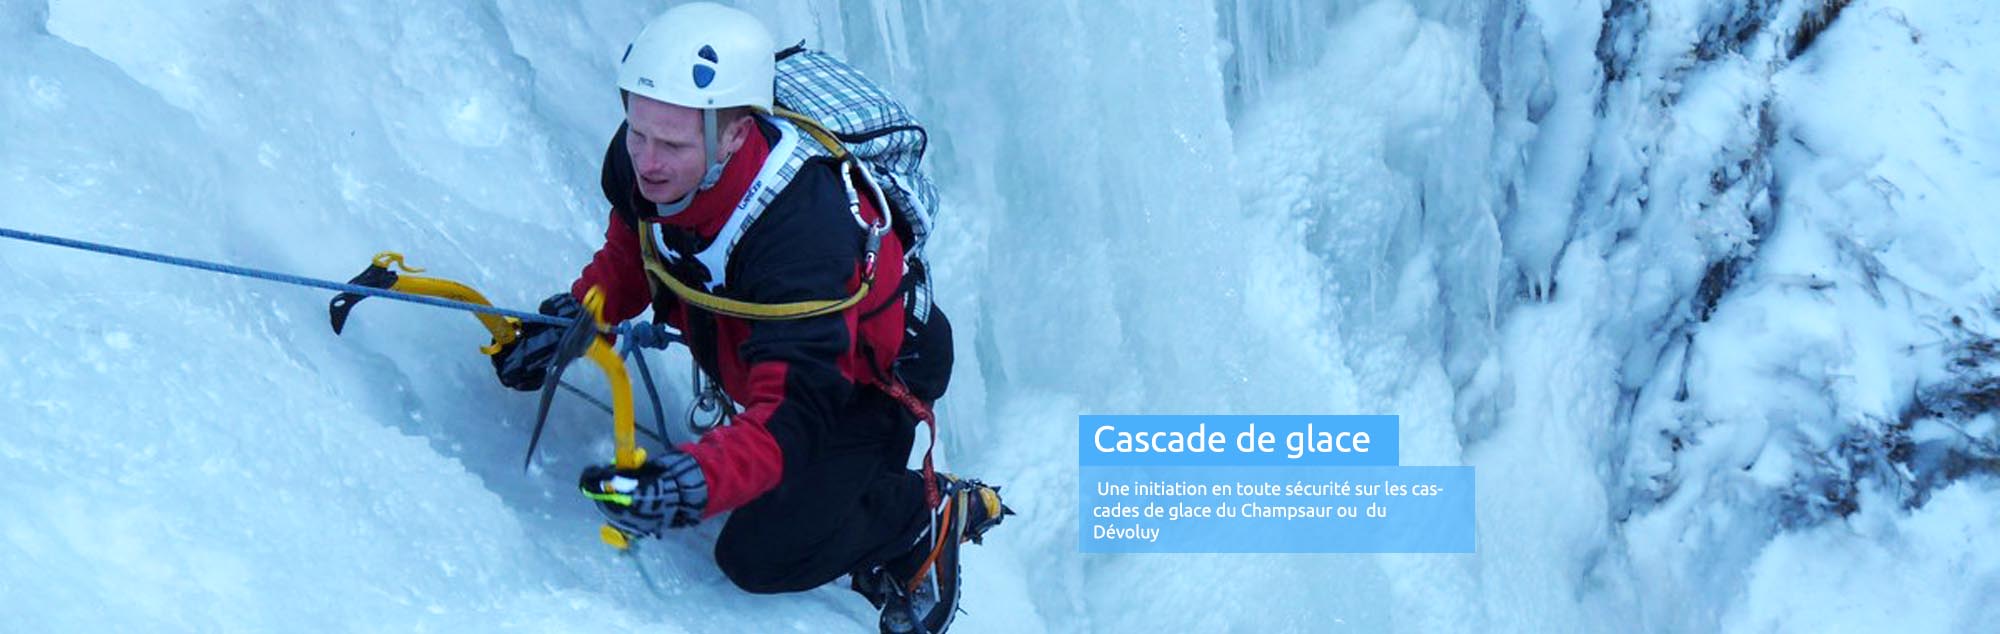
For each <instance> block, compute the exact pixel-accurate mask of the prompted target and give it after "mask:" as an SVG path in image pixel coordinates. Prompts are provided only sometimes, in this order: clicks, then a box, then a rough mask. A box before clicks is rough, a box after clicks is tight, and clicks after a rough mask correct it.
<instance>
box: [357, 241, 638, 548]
mask: <svg viewBox="0 0 2000 634" xmlns="http://www.w3.org/2000/svg"><path fill="white" fill-rule="evenodd" d="M390 267H395V268H396V269H397V270H400V271H402V272H403V273H398V272H397V271H395V270H390ZM423 271H424V270H423V269H421V268H417V267H414V266H410V265H409V263H407V262H405V261H404V260H403V254H401V253H396V252H394V251H384V252H381V253H378V254H376V255H375V258H374V260H372V261H371V262H369V265H368V268H367V269H366V270H363V271H362V272H361V274H360V275H356V276H354V279H351V280H348V283H349V284H355V285H359V286H367V287H371V288H381V289H388V290H393V291H397V292H402V293H409V294H411V295H424V296H429V297H439V298H444V299H450V300H455V301H461V302H467V303H471V304H477V305H480V306H492V305H493V304H492V302H489V301H487V299H486V296H485V295H481V294H480V293H479V291H476V290H473V289H472V287H470V286H466V285H464V284H460V283H458V282H454V281H451V280H447V279H440V278H434V277H420V276H416V275H406V274H404V273H422V272H423ZM366 297H367V296H366V295H361V294H358V293H341V294H340V295H338V296H335V297H334V298H333V302H332V303H331V304H330V305H329V307H328V312H329V314H330V315H331V317H332V319H333V332H334V334H339V333H340V331H341V329H342V328H343V327H344V326H346V324H347V316H348V313H349V312H351V311H353V310H354V305H355V304H356V303H358V302H360V301H361V300H362V299H365V298H366ZM583 306H584V309H585V310H587V311H589V313H590V319H589V320H587V321H586V320H582V319H578V320H576V322H575V323H573V324H571V325H570V326H568V329H567V330H566V331H564V333H563V337H562V340H561V342H560V343H558V344H557V346H556V354H555V357H554V358H553V359H551V360H550V363H549V370H548V376H547V377H546V378H545V379H544V381H543V386H542V400H541V405H540V408H539V410H538V411H537V413H536V415H535V429H534V433H533V435H532V436H531V437H530V438H529V440H528V456H527V458H526V461H524V462H523V463H522V467H524V468H525V467H526V466H527V464H528V462H527V461H532V460H534V457H535V446H536V445H538V444H540V442H541V439H542V429H543V426H544V425H546V424H547V423H548V417H549V403H550V402H551V401H552V400H553V399H554V397H555V388H556V387H557V386H558V385H560V384H561V382H562V381H561V379H562V373H563V371H564V370H566V369H568V367H569V363H570V362H571V361H574V360H576V359H577V358H579V357H582V358H588V359H590V361H591V363H594V364H596V365H597V367H598V369H600V370H603V371H604V376H605V377H606V378H607V379H609V383H610V384H611V437H612V442H613V445H614V447H615V452H614V455H613V456H612V464H613V465H614V466H616V467H617V468H618V469H619V470H620V471H626V470H633V469H638V468H639V467H641V466H643V465H645V464H646V450H645V449H643V448H641V447H639V441H638V437H637V433H638V427H637V425H636V424H635V423H634V420H633V416H632V382H631V379H630V377H628V376H627V375H626V373H625V361H624V360H623V359H621V358H619V356H618V352H617V351H615V350H613V349H612V348H611V344H610V342H609V341H607V340H606V338H605V335H607V334H609V333H610V332H611V328H610V326H608V325H606V324H605V323H604V297H603V294H602V293H601V292H599V291H598V289H597V288H596V287H592V288H591V289H590V291H589V292H588V293H585V294H584V296H583ZM474 315H475V316H477V317H478V318H479V323H480V325H482V326H485V327H486V330H487V332H489V333H492V335H493V341H492V342H491V343H489V344H487V345H485V346H481V347H480V348H479V351H480V352H482V353H485V354H487V355H493V354H498V353H499V352H500V349H501V348H502V347H503V346H506V345H507V344H510V343H513V342H514V340H515V339H516V338H518V337H520V335H521V320H520V319H517V318H513V317H506V316H502V315H496V314H492V313H474ZM598 536H599V537H600V538H601V539H603V540H604V542H605V543H607V544H610V545H612V546H613V547H616V548H618V549H620V550H623V549H625V548H628V547H630V545H631V539H630V538H629V537H628V536H627V535H626V534H625V533H624V532H623V531H620V530H618V529H617V528H614V527H612V526H611V525H609V524H606V525H604V526H603V527H601V528H599V529H598Z"/></svg>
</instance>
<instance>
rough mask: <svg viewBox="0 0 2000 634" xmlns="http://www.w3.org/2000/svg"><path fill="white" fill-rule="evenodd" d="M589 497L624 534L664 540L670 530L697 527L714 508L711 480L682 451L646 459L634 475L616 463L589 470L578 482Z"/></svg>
mask: <svg viewBox="0 0 2000 634" xmlns="http://www.w3.org/2000/svg"><path fill="white" fill-rule="evenodd" d="M577 488H580V489H582V490H583V495H584V497H587V498H590V499H591V500H594V501H596V502H597V511H598V512H600V513H603V514H604V518H605V519H606V520H609V521H610V522H611V525H612V526H616V527H618V528H619V530H623V531H625V532H626V533H627V534H631V535H642V536H646V537H659V536H660V532H661V531H662V530H664V529H667V528H682V527H686V526H693V525H695V523H696V522H700V521H701V512H702V509H704V508H707V507H708V481H707V480H704V479H702V477H701V465H698V464H696V463H695V460H694V456H690V455H687V454H685V453H681V452H678V451H671V450H670V451H668V452H667V455H665V456H661V457H657V458H654V459H652V460H648V461H646V464H645V465H644V466H641V467H639V468H638V469H637V470H634V471H618V470H617V469H614V468H612V467H611V465H599V466H594V467H587V468H585V469H584V470H583V476H582V477H581V478H578V481H577Z"/></svg>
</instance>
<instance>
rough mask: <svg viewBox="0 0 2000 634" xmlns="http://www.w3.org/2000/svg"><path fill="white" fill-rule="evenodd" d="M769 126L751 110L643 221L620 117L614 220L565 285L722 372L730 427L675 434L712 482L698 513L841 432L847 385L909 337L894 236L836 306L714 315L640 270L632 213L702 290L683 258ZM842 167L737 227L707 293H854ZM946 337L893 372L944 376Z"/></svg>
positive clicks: (858, 237)
mask: <svg viewBox="0 0 2000 634" xmlns="http://www.w3.org/2000/svg"><path fill="white" fill-rule="evenodd" d="M777 134H778V133H777V131H776V129H775V128H773V127H772V126H771V125H770V124H769V123H767V122H763V121H761V120H760V121H759V125H758V127H757V128H756V131H755V132H754V133H753V134H751V135H750V138H749V139H747V140H745V142H744V144H743V147H742V149H740V150H738V151H737V152H736V155H735V156H734V157H732V158H731V159H730V161H729V163H728V165H726V166H725V167H724V168H723V173H722V178H721V180H719V181H718V182H717V183H716V184H715V186H714V187H711V188H709V189H708V190H706V191H703V192H701V193H699V194H696V195H695V198H694V200H693V201H691V203H690V204H689V205H688V207H687V209H685V210H683V211H681V212H680V213H678V214H675V215H674V216H672V217H670V218H649V219H646V220H641V216H640V214H637V213H634V212H635V210H644V211H646V212H647V213H646V215H648V216H650V215H651V214H650V210H651V209H653V203H651V202H650V201H647V200H646V199H645V198H643V197H642V196H640V194H639V191H638V186H637V180H636V176H635V175H634V173H633V170H632V165H631V158H630V156H629V155H628V154H627V153H626V151H625V127H624V126H620V127H619V129H618V132H617V134H616V135H614V136H613V137H612V140H611V146H610V147H609V148H608V149H607V150H606V151H605V156H604V173H603V187H604V196H605V199H606V200H608V201H609V202H610V203H611V226H610V229H609V230H607V231H606V232H605V234H604V246H603V248H600V249H598V251H597V254H596V255H595V256H594V257H593V258H592V259H591V262H590V264H588V265H586V266H585V267H584V269H583V273H582V275H581V276H580V277H579V278H578V279H577V281H576V282H575V284H574V285H572V287H571V292H572V293H573V294H574V295H575V296H577V297H579V298H581V297H583V296H584V294H585V292H587V291H588V290H589V289H590V288H591V287H592V286H596V287H598V288H599V289H600V292H601V293H602V294H603V295H604V318H605V320H606V321H608V322H614V323H615V322H617V321H622V320H625V319H630V318H633V317H636V316H638V314H639V313H640V312H643V311H644V310H645V309H646V308H647V307H648V306H649V305H650V306H651V307H652V308H653V315H654V319H655V320H656V321H664V322H666V323H667V324H668V325H671V326H673V327H674V328H676V329H678V330H680V331H681V332H682V333H683V335H684V337H685V339H686V342H687V346H688V348H689V350H690V351H691V352H692V353H693V354H694V357H695V360H696V362H697V363H699V364H700V365H701V368H702V370H703V371H704V372H707V373H708V374H709V376H711V377H716V378H717V379H719V380H720V382H721V384H722V388H723V391H724V392H726V393H727V394H728V395H729V397H730V399H731V400H734V401H735V402H736V403H737V404H738V407H739V408H740V410H739V412H738V413H737V414H736V416H735V417H734V418H733V419H732V421H731V424H730V425H727V426H724V427H721V428H718V429H716V430H714V431H712V432H709V433H708V434H707V435H705V436H703V437H702V438H701V440H700V441H699V442H693V443H686V444H683V445H681V450H683V451H686V452H687V453H689V454H691V455H692V456H694V458H695V460H696V462H698V463H699V464H700V465H701V471H702V476H703V477H705V478H706V479H707V480H708V486H709V503H708V508H707V509H705V511H704V516H712V515H715V514H718V513H722V512H725V511H729V510H731V509H735V508H737V507H740V506H742V505H744V504H747V503H749V502H750V501H752V500H755V499H756V498H757V497H758V496H760V495H763V494H764V493H765V492H766V491H769V490H771V489H772V488H774V487H776V486H777V485H778V483H779V481H780V480H781V479H782V478H783V477H784V475H785V474H786V473H788V472H797V471H799V470H800V469H799V467H800V466H801V464H802V461H804V460H806V459H807V458H808V457H809V456H811V455H812V454H813V453H814V449H815V448H817V447H819V446H821V444H822V442H823V441H824V439H825V438H826V437H828V436H829V435H837V434H840V433H842V432H841V421H840V420H839V418H840V417H841V416H843V415H847V416H852V415H855V413H854V412H852V411H850V409H849V404H850V402H851V401H852V400H853V397H854V395H855V392H856V391H857V390H860V389H875V388H873V387H871V386H872V385H874V384H876V382H877V381H878V380H879V379H880V378H882V377H888V376H892V374H893V373H894V372H896V371H897V370H898V364H897V357H898V355H899V353H900V352H902V351H903V348H904V347H905V346H904V341H905V339H906V338H907V337H909V336H911V335H915V334H917V333H915V332H909V333H906V332H905V328H904V326H905V319H906V315H907V311H906V309H905V307H904V298H905V293H906V291H907V290H908V287H907V286H906V285H905V284H904V283H903V282H904V280H903V278H904V276H905V273H906V271H905V265H904V260H903V249H904V245H903V240H902V239H900V238H899V237H898V236H895V235H890V236H885V237H884V239H883V241H882V245H881V247H880V251H879V252H878V254H877V259H876V261H877V262H878V264H877V266H876V273H875V281H874V284H873V286H872V287H871V290H870V291H869V293H868V295H867V297H865V298H863V300H862V301H861V303H860V305H858V306H856V307H854V308H850V309H848V310H846V311H843V312H842V313H839V314H834V315H827V316H822V317H813V318H807V319H797V320H784V321H753V320H746V319H738V318H733V317H727V316H721V315H715V314H713V313H710V312H708V311H706V310H703V309H701V308H698V307H695V306H690V305H688V304H685V303H683V302H681V301H680V300H679V299H678V298H676V297H675V296H674V294H673V292H672V291H669V290H667V289H666V288H665V287H664V286H659V285H657V284H655V283H653V282H651V281H650V280H649V279H648V277H649V274H648V273H647V271H646V269H645V267H644V263H643V262H642V261H641V258H642V257H643V255H642V251H641V248H640V242H639V241H640V238H639V234H638V230H637V227H638V225H637V224H636V223H638V222H642V221H643V222H650V223H652V224H653V227H652V230H653V231H654V233H655V234H656V235H658V236H659V237H660V242H661V243H663V244H664V245H665V248H668V249H672V250H674V251H677V252H679V253H680V254H681V255H683V256H688V257H679V258H674V259H676V260H678V261H679V262H680V263H681V264H680V265H679V266H678V267H676V266H674V265H669V267H668V268H669V271H670V272H671V273H673V274H674V275H675V276H676V277H678V278H679V279H680V281H681V282H683V283H685V284H687V285H688V286H691V287H694V288H705V286H704V284H703V283H704V282H707V281H708V280H707V279H706V278H707V277H708V275H707V273H706V272H705V271H703V270H701V269H700V265H699V264H698V263H697V261H696V260H695V259H694V258H693V257H691V256H692V255H693V254H694V253H697V252H699V251H700V250H701V249H703V248H706V247H707V246H708V245H709V242H710V241H711V240H713V238H714V236H715V234H716V233H717V232H718V231H719V230H720V229H721V227H722V225H723V223H724V222H725V221H727V220H728V219H729V216H730V214H731V212H732V211H733V210H734V209H735V207H736V205H737V203H738V202H739V201H740V200H741V199H742V198H743V195H744V192H745V191H746V190H748V188H749V187H750V184H751V181H753V180H754V179H755V178H756V177H757V173H758V170H759V169H760V168H761V167H762V166H763V164H764V161H765V160H766V158H767V157H769V155H770V150H771V139H773V138H775V137H776V136H777ZM807 142H810V140H807ZM779 160H782V157H779ZM839 169H840V168H839V167H838V165H837V164H835V163H834V162H832V161H831V160H819V159H815V160H811V161H808V162H807V164H806V165H805V166H804V167H803V168H801V169H800V170H799V173H798V174H797V175H796V176H795V177H794V178H793V179H792V181H791V182H790V183H789V184H787V185H786V186H785V187H784V188H783V189H781V190H780V191H779V192H778V194H777V195H776V196H775V197H774V198H773V199H772V200H771V202H770V204H769V206H768V207H767V208H766V209H765V211H764V212H763V214H762V215H761V216H759V217H758V218H757V219H756V221H754V222H752V223H751V224H750V226H749V227H747V228H746V229H745V230H744V233H743V234H742V236H741V238H740V239H739V240H738V242H737V244H736V247H735V249H734V251H733V252H732V253H731V254H730V257H729V261H728V264H727V266H728V268H729V270H728V271H726V273H727V275H726V279H727V280H728V282H727V284H726V285H725V286H724V287H722V288H719V289H714V290H713V291H711V292H714V293H715V294H717V295H721V296H723V297H728V298H731V299H737V300H742V301H748V302H755V303H760V304H770V303H784V302H797V301H807V300H826V299H840V298H845V297H848V296H850V295H852V294H853V293H854V291H855V290H856V289H857V288H859V285H860V280H861V261H862V251H863V243H864V240H865V237H866V233H865V230H864V229H863V228H862V227H861V226H860V225H859V224H858V223H857V222H856V221H855V219H854V216H853V215H852V214H851V213H849V211H848V206H847V204H848V203H847V201H848V199H847V190H846V188H845V186H844V185H843V183H842V180H841V175H840V174H839ZM865 198H866V197H865V196H864V204H863V209H862V215H863V217H865V218H866V219H867V220H868V221H869V222H875V221H877V219H878V218H879V217H880V216H878V215H877V214H879V213H880V210H877V209H875V208H874V206H873V205H872V204H868V203H866V202H865ZM921 274H922V273H921V272H918V273H916V275H921ZM913 279H914V277H913ZM938 321H941V320H938ZM947 337H948V335H947ZM945 345H946V346H947V348H946V349H945V351H943V353H942V354H931V355H926V356H924V357H922V358H906V359H905V360H904V363H903V364H902V365H903V366H926V367H901V369H902V370H903V371H908V372H914V373H916V374H921V375H924V376H935V377H944V376H948V375H949V373H950V363H951V360H950V354H949V348H948V346H949V344H948V343H947V344H945ZM906 356H907V355H906ZM940 363H941V364H943V365H942V366H941V367H938V364H940ZM932 391H933V392H934V393H932V394H928V395H926V396H925V398H926V399H935V398H936V396H937V395H938V394H941V393H942V391H943V384H942V383H941V382H940V383H939V384H938V385H937V386H936V389H935V390H932ZM883 402H888V401H883ZM882 415H897V413H896V412H894V411H885V412H882Z"/></svg>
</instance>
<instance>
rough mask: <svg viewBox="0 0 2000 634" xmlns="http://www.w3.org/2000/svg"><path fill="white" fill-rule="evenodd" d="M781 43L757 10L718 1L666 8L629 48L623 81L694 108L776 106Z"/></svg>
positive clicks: (768, 108)
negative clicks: (778, 44) (752, 12)
mask: <svg viewBox="0 0 2000 634" xmlns="http://www.w3.org/2000/svg"><path fill="white" fill-rule="evenodd" d="M776 54H777V47H776V45H775V44H774V43H773V40H772V39H771V32H770V31H768V30H766V29H765V28H764V23H763V22H760V21H758V20H757V17H756V16H753V15H750V14H749V13H745V12H743V11H742V10H741V9H735V8H731V7H725V6H722V5H719V4H715V3H712V2H690V3H687V4H683V5H680V6H677V7H674V8H672V9H668V10H667V12H666V13H662V14H660V17H657V18H653V21H652V22H650V23H648V24H647V25H646V29H645V30H644V31H640V32H639V37H637V38H634V39H633V40H632V43H631V44H630V45H628V46H626V47H625V56H624V57H622V58H620V59H619V61H618V87H619V88H622V89H624V90H626V91H627V92H631V93H633V94H637V95H644V96H646V97H648V98H651V99H654V100H657V101H661V102H665V103H670V104H674V105H677V106H682V107H687V108H700V109H703V110H714V109H721V108H732V107H736V106H754V107H756V108H758V109H761V110H763V111H765V112H770V111H771V101H772V91H773V90H775V83H776V79H777V61H776V60H775V59H774V56H775V55H776Z"/></svg>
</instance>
